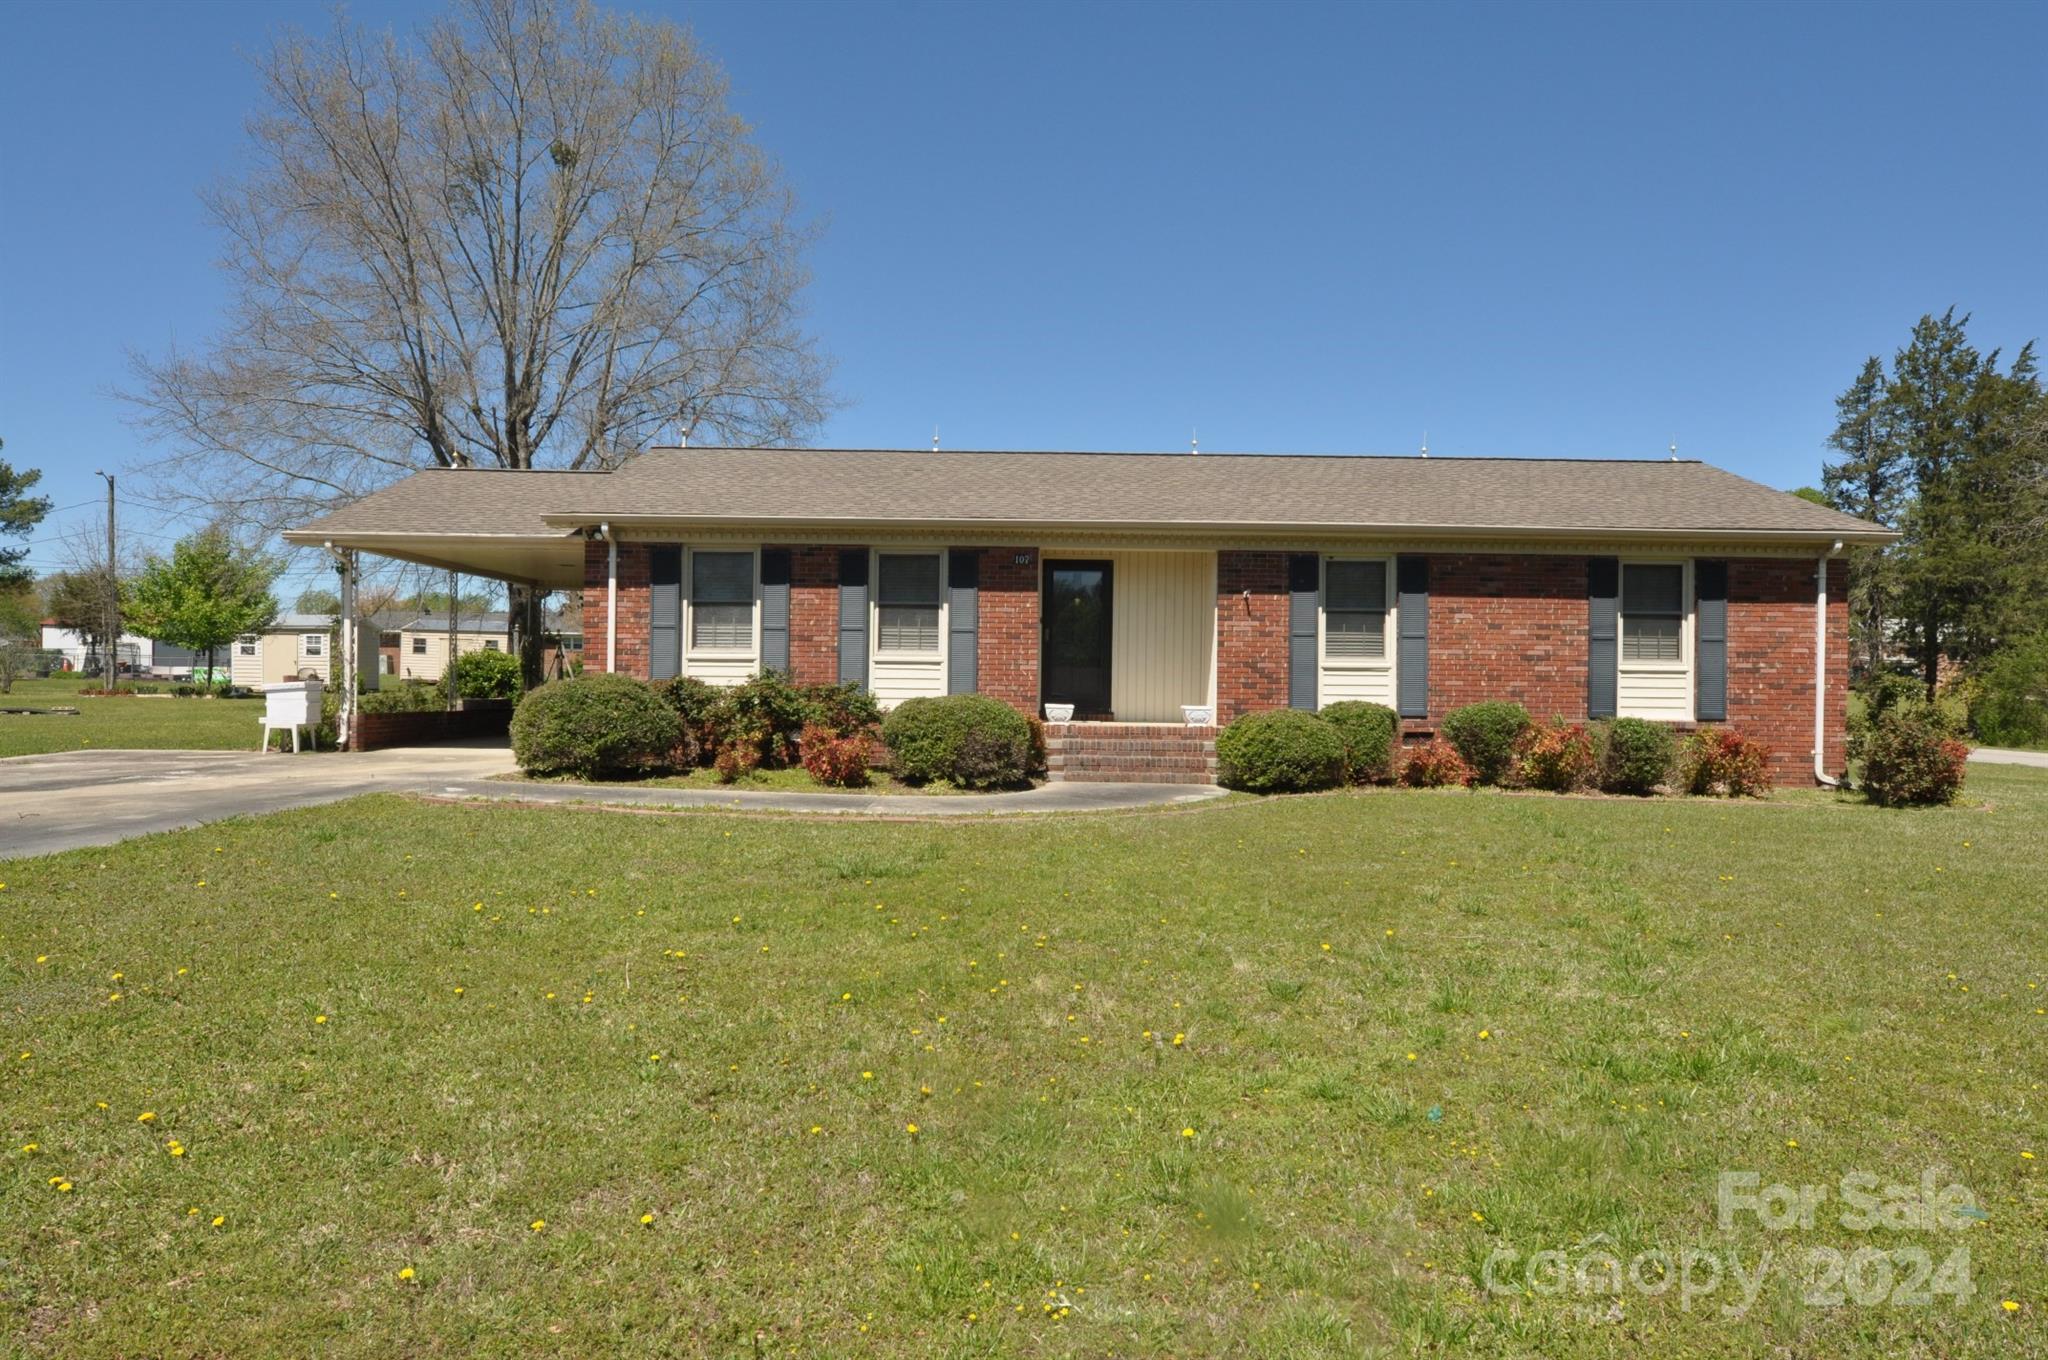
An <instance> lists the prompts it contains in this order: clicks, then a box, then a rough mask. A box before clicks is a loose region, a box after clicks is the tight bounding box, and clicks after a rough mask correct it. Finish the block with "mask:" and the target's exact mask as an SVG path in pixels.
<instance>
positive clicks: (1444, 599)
mask: <svg viewBox="0 0 2048 1360" xmlns="http://www.w3.org/2000/svg"><path fill="white" fill-rule="evenodd" d="M1586 634H1587V624H1586V559H1585V558H1583V557H1551V556H1537V555H1534V554H1528V553H1522V554H1506V553H1438V554H1433V555H1431V557H1430V559H1429V714H1430V717H1431V719H1432V720H1434V719H1440V718H1442V717H1443V715H1444V714H1446V713H1448V712H1450V711H1451V710H1452V709H1454V708H1463V707H1464V706H1465V705H1466V704H1476V703H1483V702H1484V701H1486V700H1488V699H1512V700H1514V701H1515V702H1516V703H1519V704H1521V705H1522V706H1523V707H1524V708H1526V709H1528V710H1529V712H1530V713H1531V714H1533V715H1535V716H1536V717H1537V718H1539V719H1547V718H1550V717H1553V716H1554V717H1561V718H1574V719H1583V718H1584V717H1585V716H1586V643H1587V637H1586Z"/></svg>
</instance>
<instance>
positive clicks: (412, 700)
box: [361, 684, 448, 713]
mask: <svg viewBox="0 0 2048 1360" xmlns="http://www.w3.org/2000/svg"><path fill="white" fill-rule="evenodd" d="M361 707H362V711H363V712H365V713H438V712H440V711H441V710H442V709H445V708H447V707H448V696H447V694H446V693H444V692H443V691H442V689H441V687H440V686H439V685H402V684H401V685H391V686H388V687H386V688H383V689H373V690H371V691H370V692H369V693H367V694H365V695H363V699H362V705H361Z"/></svg>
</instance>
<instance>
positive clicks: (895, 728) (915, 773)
mask: <svg viewBox="0 0 2048 1360" xmlns="http://www.w3.org/2000/svg"><path fill="white" fill-rule="evenodd" d="M882 741H883V742H884V743H885V744H887V746H888V747H889V751H890V754H891V756H892V757H893V759H894V762H895V763H894V766H893V769H894V771H895V773H896V774H897V775H898V776H900V777H901V778H903V779H906V780H908V781H910V782H911V783H923V782H925V781H927V780H933V779H944V780H949V781H950V782H952V783H954V784H958V785H959V786H961V787H962V788H970V789H974V788H994V787H999V786H1003V785H1009V784H1021V783H1023V782H1024V778H1025V771H1026V770H1027V769H1028V768H1029V766H1030V760H1031V728H1030V726H1029V724H1027V723H1026V722H1025V721H1024V715H1023V714H1021V713H1019V712H1018V711H1017V710H1016V709H1014V708H1011V707H1010V706H1009V705H1008V704H1006V703H1004V702H1003V701H1002V700H1000V699H991V698H989V697H988V696H986V695H982V694H949V695H947V696H945V697H944V698H942V699H941V698H923V699H907V700H905V701H904V702H903V703H900V704H898V705H896V707H894V708H892V709H890V710H889V713H888V716H886V717H884V718H883V719H882Z"/></svg>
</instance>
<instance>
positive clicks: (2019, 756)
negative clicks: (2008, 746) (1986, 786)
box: [1970, 746, 2048, 770]
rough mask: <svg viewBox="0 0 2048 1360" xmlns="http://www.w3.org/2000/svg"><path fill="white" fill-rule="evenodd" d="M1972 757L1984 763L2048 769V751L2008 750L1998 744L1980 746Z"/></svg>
mask: <svg viewBox="0 0 2048 1360" xmlns="http://www.w3.org/2000/svg"><path fill="white" fill-rule="evenodd" d="M1970 759H1972V760H1974V761H1977V762H1979V763H1980V764H1984V765H2032V766H2034V767H2036V768H2037V769H2043V770H2048V751H2008V750H2005V749H2003V748H2001V747H1997V746H1979V747H1978V748H1977V749H1975V750H1974V751H1972V752H1970Z"/></svg>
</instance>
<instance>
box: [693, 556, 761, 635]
mask: <svg viewBox="0 0 2048 1360" xmlns="http://www.w3.org/2000/svg"><path fill="white" fill-rule="evenodd" d="M690 646H691V647H692V648H695V649H699V650H703V651H713V652H745V651H751V650H752V649H753V646H754V555H753V554H752V553H750V552H700V553H692V554H690Z"/></svg>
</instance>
